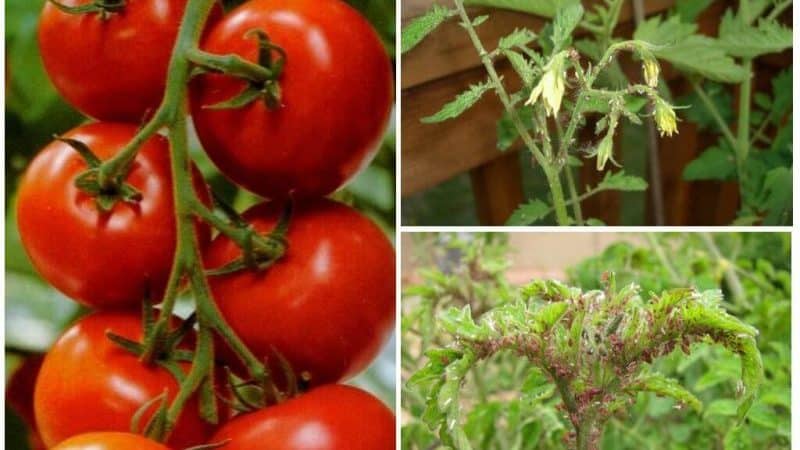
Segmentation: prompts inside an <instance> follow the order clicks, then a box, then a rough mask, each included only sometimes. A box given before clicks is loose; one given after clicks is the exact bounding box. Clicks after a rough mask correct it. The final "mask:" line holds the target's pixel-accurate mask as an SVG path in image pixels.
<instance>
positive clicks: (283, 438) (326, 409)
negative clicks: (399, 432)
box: [210, 385, 395, 450]
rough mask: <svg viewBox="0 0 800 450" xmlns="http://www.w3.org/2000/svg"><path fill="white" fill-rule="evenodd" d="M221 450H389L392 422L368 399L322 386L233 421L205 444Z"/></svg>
mask: <svg viewBox="0 0 800 450" xmlns="http://www.w3.org/2000/svg"><path fill="white" fill-rule="evenodd" d="M224 441H228V443H227V444H226V445H225V447H223V448H224V449H225V450H252V449H256V448H258V449H270V450H311V449H313V450H392V449H394V448H395V417H394V414H393V413H392V411H391V410H389V408H387V407H386V406H385V405H384V404H383V403H381V401H380V400H378V399H377V398H375V397H373V396H372V395H371V394H369V393H367V392H364V391H362V390H360V389H357V388H354V387H350V386H344V385H327V386H321V387H319V388H316V389H313V390H311V391H309V392H308V393H305V394H301V395H300V396H299V397H295V398H293V399H291V400H288V401H286V402H284V403H281V404H278V405H276V406H271V407H268V408H265V409H261V410H258V411H255V412H251V413H246V414H243V415H241V416H239V417H236V418H234V419H232V420H231V421H230V422H228V423H227V424H226V425H225V426H223V427H222V428H221V429H220V430H219V431H218V432H217V433H216V434H215V435H214V437H213V438H212V439H211V441H210V442H212V443H215V442H224Z"/></svg>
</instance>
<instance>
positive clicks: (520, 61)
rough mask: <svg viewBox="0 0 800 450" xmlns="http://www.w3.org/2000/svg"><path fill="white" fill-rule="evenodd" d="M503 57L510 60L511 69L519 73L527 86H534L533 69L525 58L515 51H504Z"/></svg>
mask: <svg viewBox="0 0 800 450" xmlns="http://www.w3.org/2000/svg"><path fill="white" fill-rule="evenodd" d="M503 55H505V57H506V58H508V61H509V62H510V63H511V67H513V68H514V71H516V72H517V75H519V77H520V79H521V80H522V82H523V83H524V84H525V86H530V85H532V84H533V78H534V72H533V67H531V65H530V64H529V63H528V61H526V60H525V57H524V56H522V54H520V53H519V52H515V51H514V50H504V51H503Z"/></svg>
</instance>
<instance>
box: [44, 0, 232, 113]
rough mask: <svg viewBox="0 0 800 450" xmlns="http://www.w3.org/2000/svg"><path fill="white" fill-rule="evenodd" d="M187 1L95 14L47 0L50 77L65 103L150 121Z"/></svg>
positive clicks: (147, 0)
mask: <svg viewBox="0 0 800 450" xmlns="http://www.w3.org/2000/svg"><path fill="white" fill-rule="evenodd" d="M59 3H60V4H61V5H63V6H64V7H67V8H79V7H84V8H85V7H87V6H93V5H92V3H87V2H85V1H82V0H60V2H59ZM186 3H187V1H186V0H178V1H172V0H143V1H141V0H140V1H135V2H116V1H113V2H112V1H105V2H94V4H99V5H108V6H96V8H97V10H98V11H99V12H98V17H92V16H85V15H81V14H73V13H70V12H68V11H65V10H63V7H59V6H58V5H57V4H56V3H54V2H46V3H45V6H44V10H43V11H42V14H41V16H40V17H41V19H40V21H39V35H38V39H39V47H40V50H41V55H42V60H43V62H44V66H45V69H46V70H47V73H48V75H50V79H51V80H52V81H53V84H55V86H56V88H57V89H58V91H59V93H61V95H63V96H64V98H66V99H67V100H68V101H69V102H70V103H71V104H72V105H73V106H75V107H76V108H78V109H79V110H81V112H83V113H85V114H87V115H89V116H91V117H94V118H96V119H101V120H120V121H128V122H132V123H138V122H140V121H142V120H143V119H144V118H145V115H146V114H147V113H148V112H150V113H152V112H154V111H155V109H156V108H157V107H158V104H159V103H160V102H161V99H162V97H163V95H164V88H165V87H166V78H167V66H168V64H169V59H170V55H171V54H172V44H173V43H174V42H175V38H176V37H177V35H178V27H179V26H180V24H181V18H182V17H183V14H184V11H185V9H186ZM219 12H220V11H217V13H218V14H219ZM100 15H105V17H99V16H100Z"/></svg>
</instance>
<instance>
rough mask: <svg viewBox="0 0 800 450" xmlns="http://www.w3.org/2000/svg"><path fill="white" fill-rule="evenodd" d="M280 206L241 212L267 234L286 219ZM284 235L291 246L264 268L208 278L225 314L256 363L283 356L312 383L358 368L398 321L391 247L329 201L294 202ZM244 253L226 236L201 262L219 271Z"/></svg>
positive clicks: (335, 378)
mask: <svg viewBox="0 0 800 450" xmlns="http://www.w3.org/2000/svg"><path fill="white" fill-rule="evenodd" d="M278 203H279V202H273V203H264V204H261V205H257V206H255V207H253V208H251V209H250V210H248V211H247V212H245V213H244V215H243V217H244V219H245V220H246V221H247V222H249V223H250V224H252V226H253V227H254V229H255V230H257V231H259V232H262V233H266V232H269V231H271V230H272V229H273V228H274V227H275V225H276V223H277V221H278V220H279V217H280V215H281V205H279V204H278ZM286 239H287V242H288V251H287V252H286V254H285V255H284V256H283V257H282V258H281V259H279V260H278V261H276V262H275V263H274V264H273V265H272V266H270V267H269V268H267V269H266V270H264V271H256V270H243V271H239V272H235V273H231V274H227V275H221V276H212V277H211V278H210V279H209V283H210V285H211V290H212V292H213V294H214V299H215V301H216V302H217V305H218V306H219V309H220V311H221V312H222V314H223V316H224V317H225V319H226V321H227V323H228V324H229V325H230V326H231V328H232V329H233V330H234V331H235V332H236V333H237V334H238V335H239V337H241V338H242V340H243V341H244V343H245V344H246V345H247V346H248V348H249V349H250V350H251V351H253V353H254V354H255V355H256V356H257V357H258V358H259V359H261V360H269V361H276V352H277V353H279V354H281V355H283V357H285V358H286V359H287V360H288V362H289V363H290V364H291V366H292V368H293V369H294V371H295V372H296V373H298V374H305V375H310V382H311V384H313V385H319V384H323V383H330V382H336V381H340V380H344V379H346V378H348V377H350V376H353V375H355V374H357V373H359V372H360V371H362V370H363V369H364V368H365V367H366V366H367V365H368V364H369V363H370V362H371V361H372V359H373V358H374V357H375V356H376V355H377V353H378V351H379V350H380V348H381V346H382V345H383V343H384V342H385V341H386V339H387V337H388V336H389V333H390V332H391V329H392V324H393V323H394V312H395V300H394V299H395V271H394V269H395V253H394V249H393V247H392V244H391V243H390V242H389V240H388V239H387V238H386V236H385V235H384V234H383V232H382V231H381V230H380V228H378V227H377V226H376V225H375V224H373V223H372V222H371V221H370V220H369V219H367V218H366V217H364V216H363V215H361V214H360V213H358V212H357V211H355V210H354V209H352V208H350V207H348V206H345V205H343V204H340V203H337V202H334V201H331V200H326V199H318V200H314V201H310V202H307V203H301V204H299V205H296V207H295V211H294V214H293V216H292V218H291V221H290V224H289V231H288V233H287V235H286ZM241 255H242V250H241V249H240V248H239V247H238V246H237V245H236V243H234V242H233V241H231V240H230V239H229V238H228V237H226V236H220V237H218V238H216V239H215V240H214V241H213V242H212V243H211V245H209V247H208V250H207V252H206V254H205V258H204V259H205V264H206V267H208V268H218V267H222V266H224V265H226V264H227V263H229V262H231V261H233V260H235V259H237V258H239V257H241ZM223 354H224V353H223ZM228 362H229V363H230V364H231V365H232V366H233V367H237V366H236V364H237V363H236V361H234V360H230V359H229V360H228ZM273 369H276V366H275V365H274V364H273ZM277 371H278V372H279V371H280V366H277Z"/></svg>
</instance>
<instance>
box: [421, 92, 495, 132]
mask: <svg viewBox="0 0 800 450" xmlns="http://www.w3.org/2000/svg"><path fill="white" fill-rule="evenodd" d="M491 88H492V85H491V83H489V82H485V83H480V84H473V85H472V86H470V87H469V89H467V90H466V91H464V92H462V93H461V94H458V96H457V97H456V98H455V99H454V100H453V101H451V102H450V103H447V104H446V105H444V106H442V109H441V110H439V112H437V113H436V114H433V115H431V116H428V117H425V118H423V119H422V122H423V123H437V122H444V121H445V120H449V119H454V118H456V117H458V116H460V115H461V114H463V113H464V112H465V111H466V110H468V109H469V108H471V107H472V106H473V105H474V104H475V103H477V102H478V100H480V99H481V97H482V96H483V94H485V93H486V91H488V90H489V89H491Z"/></svg>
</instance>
